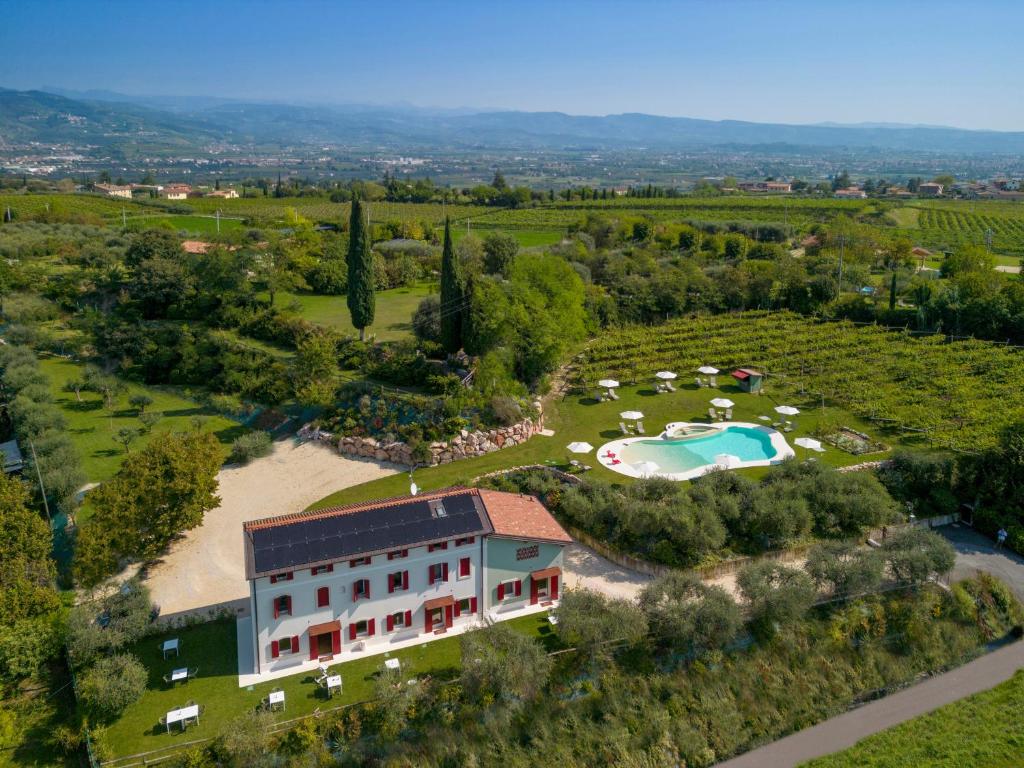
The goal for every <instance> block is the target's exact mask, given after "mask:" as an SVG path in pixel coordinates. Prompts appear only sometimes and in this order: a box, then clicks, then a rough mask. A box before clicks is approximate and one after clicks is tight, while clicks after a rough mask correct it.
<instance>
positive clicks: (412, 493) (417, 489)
mask: <svg viewBox="0 0 1024 768" xmlns="http://www.w3.org/2000/svg"><path fill="white" fill-rule="evenodd" d="M419 492H420V487H419V486H418V485H416V483H415V482H412V483H409V495H410V496H415V495H416V494H417V493H419Z"/></svg>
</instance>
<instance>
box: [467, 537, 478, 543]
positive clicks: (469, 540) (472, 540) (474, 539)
mask: <svg viewBox="0 0 1024 768" xmlns="http://www.w3.org/2000/svg"><path fill="white" fill-rule="evenodd" d="M474 541H476V536H470V537H469V538H468V539H466V543H467V544H472V543H473V542H474Z"/></svg>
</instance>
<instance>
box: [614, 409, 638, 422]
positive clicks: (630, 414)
mask: <svg viewBox="0 0 1024 768" xmlns="http://www.w3.org/2000/svg"><path fill="white" fill-rule="evenodd" d="M619 416H621V417H622V418H623V419H625V420H626V421H637V420H638V419H642V418H643V417H644V415H643V414H642V413H640V411H623V412H622V413H620V414H619Z"/></svg>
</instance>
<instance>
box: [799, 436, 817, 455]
mask: <svg viewBox="0 0 1024 768" xmlns="http://www.w3.org/2000/svg"><path fill="white" fill-rule="evenodd" d="M793 442H794V443H795V444H796V445H799V446H800V447H801V448H806V449H807V450H809V451H817V452H818V453H823V452H824V451H825V448H824V447H823V446H822V444H821V441H820V440H815V439H814V438H813V437H798V438H797V439H796V440H794V441H793Z"/></svg>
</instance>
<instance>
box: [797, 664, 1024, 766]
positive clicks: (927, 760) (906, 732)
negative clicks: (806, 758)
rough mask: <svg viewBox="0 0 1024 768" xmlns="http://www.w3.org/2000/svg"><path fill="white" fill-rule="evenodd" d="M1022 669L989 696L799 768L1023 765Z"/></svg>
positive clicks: (977, 697) (949, 706) (965, 701)
mask: <svg viewBox="0 0 1024 768" xmlns="http://www.w3.org/2000/svg"><path fill="white" fill-rule="evenodd" d="M1021 722H1024V670H1021V671H1018V672H1017V674H1016V675H1014V677H1013V678H1012V679H1010V680H1007V681H1006V682H1005V683H1003V684H1002V685H998V686H996V687H995V688H993V689H992V690H990V691H985V692H984V693H979V694H976V695H974V696H971V697H969V698H966V699H963V700H962V701H958V702H955V703H953V704H947V705H946V706H944V707H942V708H941V709H937V710H935V711H934V712H932V713H930V714H927V715H923V716H921V717H917V718H914V719H913V720H909V721H908V722H905V723H903V724H901V725H898V726H896V727H895V728H890V729H889V730H887V731H883V732H882V733H879V734H876V735H875V736H870V737H868V738H866V739H864V740H863V741H860V742H858V743H857V744H856V746H854V747H851V748H850V749H847V750H844V751H843V752H839V753H837V754H834V755H830V756H829V757H823V758H820V759H818V760H812V761H811V762H809V763H804V768H917V766H925V765H927V766H929V768H967V766H971V768H1011V766H1013V767H1014V768H1015V767H1016V766H1020V765H1024V732H1022V731H1021Z"/></svg>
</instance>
